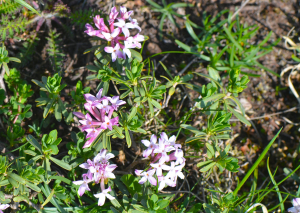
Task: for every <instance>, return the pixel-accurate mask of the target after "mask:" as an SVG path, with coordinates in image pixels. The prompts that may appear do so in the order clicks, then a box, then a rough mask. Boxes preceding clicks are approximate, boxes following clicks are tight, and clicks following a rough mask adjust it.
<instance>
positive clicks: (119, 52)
mask: <svg viewBox="0 0 300 213" xmlns="http://www.w3.org/2000/svg"><path fill="white" fill-rule="evenodd" d="M132 13H133V11H128V12H127V9H126V7H123V6H121V7H120V12H118V11H117V9H116V7H113V8H112V9H111V12H110V14H109V20H108V24H109V27H107V26H106V24H105V23H104V19H103V18H100V16H99V15H97V16H95V17H94V23H95V26H96V27H97V29H96V30H95V29H94V28H93V27H92V26H91V25H90V24H86V25H85V27H86V29H87V30H86V31H84V32H85V33H87V34H88V35H89V36H97V37H99V38H102V39H105V40H106V41H108V44H110V46H107V47H105V48H104V51H105V52H107V53H111V57H112V61H113V62H114V61H115V60H116V59H117V58H123V59H126V55H127V56H128V58H130V57H131V52H130V48H141V44H140V42H142V41H144V36H142V35H140V34H139V33H137V34H136V35H135V36H130V33H129V29H133V28H135V29H138V30H139V31H141V28H140V27H139V26H138V23H137V20H136V19H132V18H131V17H130V16H131V14H132ZM127 19H128V20H129V22H126V20H127ZM116 21H118V22H116ZM115 27H116V28H115Z"/></svg>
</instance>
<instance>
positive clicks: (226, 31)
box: [223, 25, 243, 51]
mask: <svg viewBox="0 0 300 213" xmlns="http://www.w3.org/2000/svg"><path fill="white" fill-rule="evenodd" d="M223 29H224V31H225V33H226V34H227V36H228V38H229V40H230V41H231V42H232V43H234V45H235V46H236V47H237V48H238V49H239V50H240V51H243V48H242V47H241V45H240V44H239V43H238V42H237V41H236V40H235V39H234V38H233V36H232V35H231V32H230V31H229V30H228V29H227V28H226V27H225V25H224V26H223Z"/></svg>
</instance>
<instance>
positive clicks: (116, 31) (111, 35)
mask: <svg viewBox="0 0 300 213" xmlns="http://www.w3.org/2000/svg"><path fill="white" fill-rule="evenodd" d="M119 34H120V29H119V28H116V29H114V30H113V32H112V33H106V32H102V35H103V36H104V38H105V40H107V41H112V40H114V38H116V37H117V36H118V35H119Z"/></svg>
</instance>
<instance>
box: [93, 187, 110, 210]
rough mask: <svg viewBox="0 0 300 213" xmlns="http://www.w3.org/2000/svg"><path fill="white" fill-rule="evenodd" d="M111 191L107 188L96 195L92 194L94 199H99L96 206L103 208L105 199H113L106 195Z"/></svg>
mask: <svg viewBox="0 0 300 213" xmlns="http://www.w3.org/2000/svg"><path fill="white" fill-rule="evenodd" d="M110 191H111V188H110V187H108V188H107V189H104V190H102V192H101V193H98V194H94V196H95V197H96V198H99V200H98V206H103V205H104V203H105V199H106V198H108V199H109V200H113V199H115V198H114V197H113V196H111V195H110V194H108V192H110Z"/></svg>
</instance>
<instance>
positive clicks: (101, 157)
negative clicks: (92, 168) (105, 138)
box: [94, 149, 115, 163]
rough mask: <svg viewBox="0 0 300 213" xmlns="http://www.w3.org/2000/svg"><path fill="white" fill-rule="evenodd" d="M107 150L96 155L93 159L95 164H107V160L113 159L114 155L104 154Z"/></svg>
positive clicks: (102, 150)
mask: <svg viewBox="0 0 300 213" xmlns="http://www.w3.org/2000/svg"><path fill="white" fill-rule="evenodd" d="M106 152H107V150H106V149H101V151H100V152H99V153H98V154H97V155H96V157H95V158H94V162H95V163H99V162H101V163H107V162H108V160H109V159H111V158H114V157H115V155H114V154H112V153H108V154H106Z"/></svg>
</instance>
